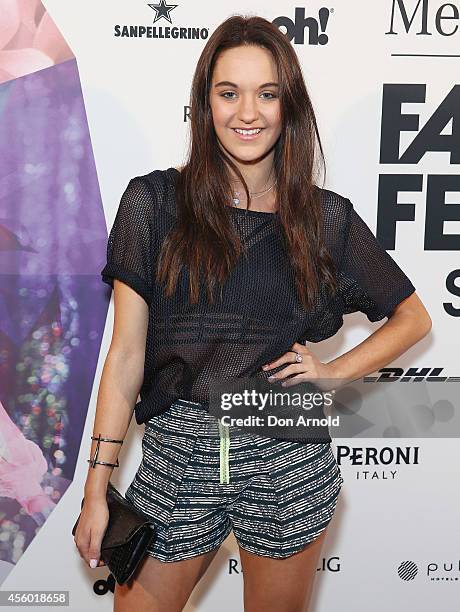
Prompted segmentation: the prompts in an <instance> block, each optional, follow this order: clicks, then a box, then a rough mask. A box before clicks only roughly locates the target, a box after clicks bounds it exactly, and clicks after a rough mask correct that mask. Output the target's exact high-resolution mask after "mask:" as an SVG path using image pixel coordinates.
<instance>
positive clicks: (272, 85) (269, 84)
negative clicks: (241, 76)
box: [214, 81, 278, 89]
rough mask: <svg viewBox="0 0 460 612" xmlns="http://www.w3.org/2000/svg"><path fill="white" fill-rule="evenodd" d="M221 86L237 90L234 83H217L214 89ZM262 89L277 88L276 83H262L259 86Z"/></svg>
mask: <svg viewBox="0 0 460 612" xmlns="http://www.w3.org/2000/svg"><path fill="white" fill-rule="evenodd" d="M222 85H225V87H235V89H238V85H237V84H236V83H232V82H231V81H219V82H218V83H216V84H215V85H214V87H220V86H222ZM263 87H278V83H275V82H274V81H272V82H269V83H262V85H260V86H259V89H262V88H263Z"/></svg>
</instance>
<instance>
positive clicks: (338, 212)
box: [316, 185, 352, 222]
mask: <svg viewBox="0 0 460 612" xmlns="http://www.w3.org/2000/svg"><path fill="white" fill-rule="evenodd" d="M316 188H317V189H319V191H320V194H321V203H322V205H323V211H324V214H325V216H331V215H332V216H333V217H334V218H335V220H336V221H337V222H339V221H340V220H341V219H343V220H344V221H345V220H346V219H347V217H348V214H349V211H350V208H351V207H352V204H351V202H350V200H349V198H347V197H346V196H345V195H343V194H342V193H339V192H337V191H333V190H332V189H326V188H324V187H323V188H322V187H318V186H317V185H316Z"/></svg>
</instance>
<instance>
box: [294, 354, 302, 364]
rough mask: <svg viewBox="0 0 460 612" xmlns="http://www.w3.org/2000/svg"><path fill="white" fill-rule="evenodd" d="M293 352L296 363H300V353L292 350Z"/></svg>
mask: <svg viewBox="0 0 460 612" xmlns="http://www.w3.org/2000/svg"><path fill="white" fill-rule="evenodd" d="M294 352H295V360H296V363H302V361H303V358H302V355H301V354H300V353H297V352H296V351H294Z"/></svg>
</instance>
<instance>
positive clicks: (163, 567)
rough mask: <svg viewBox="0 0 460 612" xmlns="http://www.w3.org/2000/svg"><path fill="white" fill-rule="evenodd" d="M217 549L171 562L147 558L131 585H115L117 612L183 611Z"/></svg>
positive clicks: (129, 583) (115, 610) (128, 583)
mask: <svg viewBox="0 0 460 612" xmlns="http://www.w3.org/2000/svg"><path fill="white" fill-rule="evenodd" d="M218 550H219V547H217V548H215V549H214V550H211V551H210V552H208V553H205V554H203V555H198V556H196V557H192V558H191V559H185V560H184V561H174V562H170V563H163V562H162V561H159V560H158V559H155V558H153V557H151V556H148V555H147V556H146V557H145V559H144V560H143V561H141V563H140V564H139V567H138V568H137V570H136V573H135V574H134V576H133V578H132V579H131V580H130V581H129V582H127V583H125V584H123V585H121V586H120V585H119V584H116V585H115V596H114V608H113V609H114V612H127V611H128V610H129V611H130V612H132V611H133V610H135V612H166V610H167V611H168V612H181V611H182V609H183V608H184V606H185V604H186V603H187V601H188V599H189V597H190V595H191V593H192V591H193V589H194V588H195V586H196V585H197V584H198V582H199V580H200V578H201V577H202V576H203V574H204V573H205V571H206V570H207V568H208V566H209V564H210V563H211V561H212V560H213V558H214V557H215V555H216V553H217V551H218Z"/></svg>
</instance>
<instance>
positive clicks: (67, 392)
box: [0, 59, 110, 583]
mask: <svg viewBox="0 0 460 612" xmlns="http://www.w3.org/2000/svg"><path fill="white" fill-rule="evenodd" d="M106 243H107V228H106V224H105V218H104V212H103V207H102V202H101V196H100V190H99V185H98V180H97V174H96V168H95V163H94V156H93V151H92V147H91V141H90V136H89V131H88V124H87V119H86V113H85V108H84V104H83V97H82V91H81V87H80V79H79V75H78V70H77V65H76V61H75V60H74V59H72V60H69V61H66V62H63V63H61V64H58V65H56V66H52V67H50V68H46V69H45V70H40V71H38V72H35V73H32V74H30V75H27V76H24V77H22V78H19V79H15V80H13V81H9V82H8V83H5V84H3V85H0V262H1V263H0V402H1V404H0V532H1V533H2V537H1V539H0V583H1V581H2V580H3V579H4V577H5V576H6V575H7V574H8V572H9V570H10V569H11V568H12V567H13V566H14V564H15V563H16V562H17V561H18V559H19V558H20V557H21V555H22V554H23V552H24V551H25V550H26V548H27V547H28V545H29V544H30V542H31V541H32V539H33V538H34V536H35V534H36V533H37V531H38V530H39V528H40V526H41V525H42V524H43V523H44V521H45V520H46V518H47V516H48V515H49V514H50V512H51V511H52V509H53V508H54V506H55V504H57V503H58V502H59V499H60V498H61V497H62V495H63V493H64V492H65V490H66V489H67V487H68V486H69V484H70V482H71V481H72V478H73V475H74V471H75V464H76V460H77V456H78V452H79V448H80V441H81V435H82V431H83V427H84V423H85V419H86V415H87V409H88V403H89V398H90V394H91V389H92V386H93V379H94V373H95V369H96V365H97V360H98V355H99V350H100V346H101V339H102V333H103V330H104V324H105V319H106V315H107V308H108V298H109V297H110V292H109V293H108V292H107V288H106V287H105V285H104V284H103V283H102V282H101V278H100V271H101V269H102V267H103V266H104V263H105V249H106ZM69 525H70V523H69ZM70 527H71V526H70ZM69 533H70V532H69Z"/></svg>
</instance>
